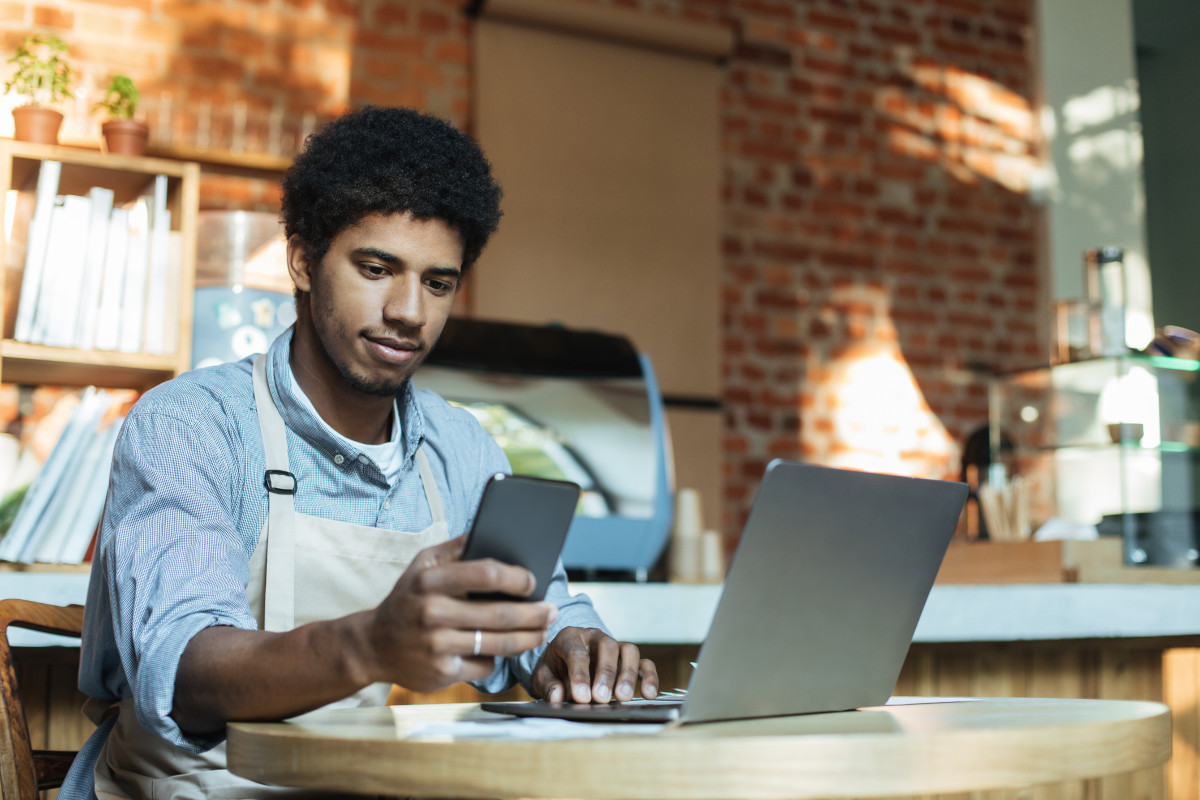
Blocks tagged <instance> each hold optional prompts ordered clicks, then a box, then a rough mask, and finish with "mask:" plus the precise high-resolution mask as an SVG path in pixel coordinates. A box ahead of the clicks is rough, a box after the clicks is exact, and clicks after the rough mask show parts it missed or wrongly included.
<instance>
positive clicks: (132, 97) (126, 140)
mask: <svg viewBox="0 0 1200 800" xmlns="http://www.w3.org/2000/svg"><path fill="white" fill-rule="evenodd" d="M137 104H138V90H137V86H136V85H134V83H133V80H132V79H131V78H130V77H129V76H128V75H113V76H112V78H111V79H110V80H109V82H108V88H107V89H105V90H104V99H103V100H101V101H100V102H99V103H97V104H96V107H97V108H103V109H104V110H105V111H107V112H108V120H107V121H106V122H105V123H104V124H103V125H101V126H100V130H101V132H102V133H103V134H104V145H105V148H106V149H107V150H108V152H110V153H120V154H122V155H132V156H140V155H141V154H142V153H144V152H145V151H146V140H147V139H149V138H150V128H149V126H147V125H146V123H144V122H142V121H140V120H136V119H134V118H133V115H134V113H135V112H136V111H137Z"/></svg>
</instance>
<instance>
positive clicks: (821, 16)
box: [808, 9, 858, 33]
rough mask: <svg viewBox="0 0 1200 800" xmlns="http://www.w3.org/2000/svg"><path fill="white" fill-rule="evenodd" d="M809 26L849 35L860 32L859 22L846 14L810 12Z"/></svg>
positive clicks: (814, 10)
mask: <svg viewBox="0 0 1200 800" xmlns="http://www.w3.org/2000/svg"><path fill="white" fill-rule="evenodd" d="M808 24H809V25H811V26H812V27H814V28H832V29H834V30H839V31H846V32H848V33H855V32H857V31H858V20H856V19H855V18H854V17H852V16H849V15H845V14H830V13H827V12H824V11H818V10H816V9H813V10H811V11H809V12H808Z"/></svg>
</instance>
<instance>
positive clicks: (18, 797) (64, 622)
mask: <svg viewBox="0 0 1200 800" xmlns="http://www.w3.org/2000/svg"><path fill="white" fill-rule="evenodd" d="M9 625H15V626H16V627H18V628H29V629H30V630H35V631H42V632H43V633H59V634H64V635H66V636H79V635H80V634H81V633H82V632H83V606H74V605H72V606H52V605H47V604H46V603H35V602H33V601H31V600H0V694H2V697H0V798H3V799H4V800H10V799H11V800H37V796H38V792H39V791H40V790H42V789H54V788H56V787H58V786H61V785H62V782H63V779H64V778H66V776H67V770H68V769H70V767H71V762H72V761H73V760H74V759H75V755H76V754H75V752H74V751H70V750H34V749H33V746H32V744H31V743H30V741H29V726H28V725H27V724H26V722H25V709H24V707H23V706H22V705H21V694H20V691H19V689H18V687H17V674H16V670H15V669H14V667H13V658H12V650H11V649H10V648H9V646H8V626H9Z"/></svg>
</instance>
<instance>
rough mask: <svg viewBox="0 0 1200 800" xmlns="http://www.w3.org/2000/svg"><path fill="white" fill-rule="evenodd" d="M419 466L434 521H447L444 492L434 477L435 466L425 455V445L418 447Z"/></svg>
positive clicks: (423, 487) (422, 484) (422, 485)
mask: <svg viewBox="0 0 1200 800" xmlns="http://www.w3.org/2000/svg"><path fill="white" fill-rule="evenodd" d="M417 466H418V467H419V468H420V470H421V488H422V489H424V490H425V500H426V501H427V502H428V503H429V513H430V515H431V516H432V517H433V523H434V524H435V525H436V524H437V523H439V522H445V521H446V507H445V506H443V505H442V494H441V492H439V491H438V486H437V481H435V480H434V479H433V468H432V467H430V466H429V459H428V458H427V457H426V456H425V445H421V446H420V447H418V448H417Z"/></svg>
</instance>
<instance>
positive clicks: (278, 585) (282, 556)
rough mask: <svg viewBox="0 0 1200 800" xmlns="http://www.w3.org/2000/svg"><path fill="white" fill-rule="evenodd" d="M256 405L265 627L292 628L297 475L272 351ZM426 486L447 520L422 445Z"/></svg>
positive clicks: (258, 367)
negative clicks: (271, 371) (261, 460)
mask: <svg viewBox="0 0 1200 800" xmlns="http://www.w3.org/2000/svg"><path fill="white" fill-rule="evenodd" d="M254 404H255V406H256V407H257V409H258V425H259V429H260V431H261V433H262V440H263V451H264V454H265V456H266V462H267V471H266V474H265V475H264V476H263V482H264V483H265V484H266V487H267V553H266V555H267V563H266V573H267V574H266V579H265V581H264V584H265V586H264V592H263V629H264V630H268V631H290V630H291V629H292V628H294V627H296V565H295V552H296V547H295V545H296V528H295V526H296V510H295V504H294V503H293V501H292V496H293V495H294V494H295V493H296V478H295V476H294V475H293V474H292V473H291V472H290V471H289V464H288V452H287V428H286V426H285V425H284V422H283V417H282V416H281V415H280V414H279V409H278V408H277V407H276V406H275V399H274V397H272V396H271V390H270V388H269V387H268V385H267V356H266V355H265V354H263V355H260V356H259V357H258V358H256V359H255V360H254ZM416 458H417V466H418V468H419V469H420V472H421V488H422V489H424V491H425V500H426V501H427V502H428V503H429V513H430V516H431V517H432V518H433V523H434V524H435V525H436V524H438V523H443V524H444V523H445V522H446V508H445V506H444V505H443V504H442V495H441V492H439V491H438V486H437V481H436V480H435V479H434V477H433V469H432V467H431V466H430V464H429V459H428V457H426V455H425V447H424V445H422V446H421V447H418V448H417V452H416Z"/></svg>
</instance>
